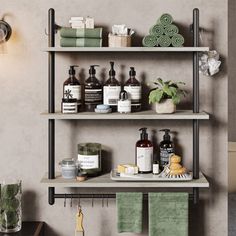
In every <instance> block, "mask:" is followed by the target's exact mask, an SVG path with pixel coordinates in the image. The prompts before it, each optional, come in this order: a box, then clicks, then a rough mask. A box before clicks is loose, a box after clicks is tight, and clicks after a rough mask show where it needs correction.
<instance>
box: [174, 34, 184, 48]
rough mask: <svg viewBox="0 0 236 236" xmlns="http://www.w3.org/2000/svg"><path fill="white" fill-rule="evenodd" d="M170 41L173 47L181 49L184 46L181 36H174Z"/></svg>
mask: <svg viewBox="0 0 236 236" xmlns="http://www.w3.org/2000/svg"><path fill="white" fill-rule="evenodd" d="M171 41H172V46H173V47H182V46H183V44H184V37H183V36H182V35H181V34H175V35H174V36H173V37H172V39H171Z"/></svg>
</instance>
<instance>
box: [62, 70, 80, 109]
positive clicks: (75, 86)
mask: <svg viewBox="0 0 236 236" xmlns="http://www.w3.org/2000/svg"><path fill="white" fill-rule="evenodd" d="M75 67H78V66H70V69H69V78H68V79H67V80H66V81H65V82H64V84H63V99H66V100H70V99H76V101H77V104H78V111H79V110H80V109H81V104H82V101H81V85H80V83H79V80H78V79H77V78H76V77H75Z"/></svg>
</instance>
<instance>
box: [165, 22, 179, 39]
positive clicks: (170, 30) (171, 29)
mask: <svg viewBox="0 0 236 236" xmlns="http://www.w3.org/2000/svg"><path fill="white" fill-rule="evenodd" d="M178 33H179V28H178V27H177V26H176V25H173V24H171V25H167V26H166V27H165V28H164V34H165V35H167V36H169V37H172V36H174V35H175V34H178Z"/></svg>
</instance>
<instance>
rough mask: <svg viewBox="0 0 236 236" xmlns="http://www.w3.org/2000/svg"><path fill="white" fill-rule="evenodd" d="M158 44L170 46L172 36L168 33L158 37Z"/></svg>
mask: <svg viewBox="0 0 236 236" xmlns="http://www.w3.org/2000/svg"><path fill="white" fill-rule="evenodd" d="M158 44H159V45H160V46H161V47H169V46H170V45H171V38H170V37H169V36H167V35H162V36H161V37H159V38H158Z"/></svg>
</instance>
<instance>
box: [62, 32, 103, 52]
mask: <svg viewBox="0 0 236 236" xmlns="http://www.w3.org/2000/svg"><path fill="white" fill-rule="evenodd" d="M60 35H61V40H60V45H61V47H102V28H94V29H72V28H69V27H63V28H61V30H60Z"/></svg>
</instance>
